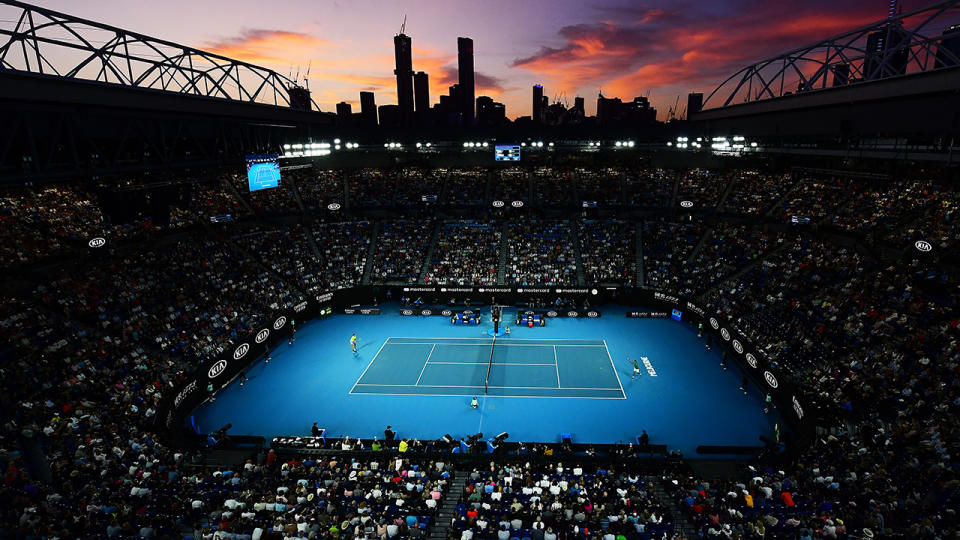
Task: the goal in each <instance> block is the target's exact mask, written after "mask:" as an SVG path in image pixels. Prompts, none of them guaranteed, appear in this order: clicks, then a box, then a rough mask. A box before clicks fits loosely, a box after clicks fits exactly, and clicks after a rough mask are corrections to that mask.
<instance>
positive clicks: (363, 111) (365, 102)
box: [360, 92, 377, 127]
mask: <svg viewBox="0 0 960 540" xmlns="http://www.w3.org/2000/svg"><path fill="white" fill-rule="evenodd" d="M360 118H361V123H362V124H363V125H364V126H367V127H374V126H376V125H377V102H376V101H375V100H374V97H373V92H360Z"/></svg>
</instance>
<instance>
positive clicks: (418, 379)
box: [413, 343, 437, 386]
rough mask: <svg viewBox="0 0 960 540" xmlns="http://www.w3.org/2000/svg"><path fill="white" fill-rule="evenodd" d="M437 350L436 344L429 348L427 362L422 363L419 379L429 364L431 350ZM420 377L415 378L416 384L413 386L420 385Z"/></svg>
mask: <svg viewBox="0 0 960 540" xmlns="http://www.w3.org/2000/svg"><path fill="white" fill-rule="evenodd" d="M436 348H437V344H436V343H434V344H433V347H430V354H428V355H427V360H426V361H425V362H424V363H423V369H421V370H420V377H423V372H424V371H426V369H427V364H429V363H430V357H431V356H433V350H434V349H436ZM420 377H417V382H415V383H413V385H414V386H418V385H419V384H420Z"/></svg>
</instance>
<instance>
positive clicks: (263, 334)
mask: <svg viewBox="0 0 960 540" xmlns="http://www.w3.org/2000/svg"><path fill="white" fill-rule="evenodd" d="M268 337H270V329H269V328H264V329H263V330H261V331H259V332H257V337H256V338H255V340H254V341H256V342H257V343H263V342H264V341H266V340H267V338H268Z"/></svg>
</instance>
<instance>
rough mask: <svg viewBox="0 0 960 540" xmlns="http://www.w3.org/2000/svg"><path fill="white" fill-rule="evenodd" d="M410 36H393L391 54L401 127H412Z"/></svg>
mask: <svg viewBox="0 0 960 540" xmlns="http://www.w3.org/2000/svg"><path fill="white" fill-rule="evenodd" d="M411 47H412V45H411V42H410V36H407V35H406V34H397V35H396V36H393V53H394V57H395V58H396V66H397V67H396V69H394V70H393V73H394V75H396V76H397V107H398V109H399V110H398V118H399V123H400V126H401V127H410V126H412V125H413V59H412V57H411Z"/></svg>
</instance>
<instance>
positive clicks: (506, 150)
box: [494, 144, 520, 161]
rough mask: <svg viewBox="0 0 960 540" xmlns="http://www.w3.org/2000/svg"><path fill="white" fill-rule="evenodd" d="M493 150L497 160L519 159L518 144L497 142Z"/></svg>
mask: <svg viewBox="0 0 960 540" xmlns="http://www.w3.org/2000/svg"><path fill="white" fill-rule="evenodd" d="M494 152H495V153H494V158H495V159H496V160H497V161H520V145H519V144H498V145H497V146H496V148H495V150H494Z"/></svg>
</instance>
